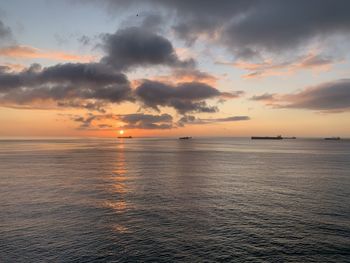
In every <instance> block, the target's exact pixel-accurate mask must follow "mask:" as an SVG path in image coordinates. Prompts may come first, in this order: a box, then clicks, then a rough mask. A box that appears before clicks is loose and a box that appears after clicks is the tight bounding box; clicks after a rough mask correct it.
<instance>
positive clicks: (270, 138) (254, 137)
mask: <svg viewBox="0 0 350 263" xmlns="http://www.w3.org/2000/svg"><path fill="white" fill-rule="evenodd" d="M282 139H283V137H282V136H281V135H278V136H274V137H269V136H262V137H260V136H253V137H252V140H282Z"/></svg>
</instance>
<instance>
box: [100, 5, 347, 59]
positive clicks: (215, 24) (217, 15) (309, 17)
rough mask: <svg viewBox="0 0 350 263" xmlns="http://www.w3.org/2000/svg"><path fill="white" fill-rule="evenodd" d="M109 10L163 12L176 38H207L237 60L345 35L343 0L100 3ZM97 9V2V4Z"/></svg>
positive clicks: (345, 10) (190, 39)
mask: <svg viewBox="0 0 350 263" xmlns="http://www.w3.org/2000/svg"><path fill="white" fill-rule="evenodd" d="M105 2H107V3H108V6H109V9H110V10H112V9H114V10H115V11H116V12H122V11H123V8H125V7H131V6H132V7H133V8H135V9H137V10H152V9H158V10H159V9H162V11H163V12H164V13H165V14H166V15H167V16H168V17H169V19H171V18H172V17H175V18H174V19H173V29H174V30H175V32H176V34H177V35H178V36H179V37H181V38H183V39H185V40H186V41H188V42H193V41H195V40H196V39H197V38H198V37H199V36H200V35H207V37H208V38H209V39H211V40H213V39H216V40H218V41H219V42H220V43H221V44H224V45H225V46H226V47H227V48H228V49H229V50H230V51H232V52H233V53H234V54H235V55H236V56H239V57H241V58H249V57H259V55H260V53H261V52H264V51H268V52H274V53H278V54H280V53H281V51H286V50H294V51H295V49H296V48H297V47H298V46H301V47H302V48H305V44H308V43H310V42H312V41H313V40H315V39H320V38H322V39H325V38H328V37H330V36H334V35H335V34H342V35H344V34H346V35H349V33H350V16H349V14H348V10H349V9H350V2H349V1H347V0H335V1H334V0H321V1H320V0H308V1H301V0H296V1H295V0H284V1H280V0H265V1H262V0H237V1H232V0H221V1H219V2H217V1H211V0H183V1H162V0H150V1H147V2H145V1H123V0H120V1H118V0H105ZM98 3H99V5H100V1H99V2H98Z"/></svg>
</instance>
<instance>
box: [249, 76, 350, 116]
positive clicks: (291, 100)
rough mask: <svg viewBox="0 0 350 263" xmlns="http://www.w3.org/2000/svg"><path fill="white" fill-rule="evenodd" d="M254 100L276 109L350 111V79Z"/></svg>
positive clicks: (265, 95)
mask: <svg viewBox="0 0 350 263" xmlns="http://www.w3.org/2000/svg"><path fill="white" fill-rule="evenodd" d="M252 99H253V100H261V101H265V102H267V103H268V104H269V105H271V106H273V107H275V108H293V109H307V110H315V111H321V112H330V113H331V112H344V111H350V79H341V80H336V81H332V82H327V83H322V84H319V85H316V86H312V87H308V88H305V89H303V90H301V91H299V92H296V93H290V94H263V95H261V96H253V97H252Z"/></svg>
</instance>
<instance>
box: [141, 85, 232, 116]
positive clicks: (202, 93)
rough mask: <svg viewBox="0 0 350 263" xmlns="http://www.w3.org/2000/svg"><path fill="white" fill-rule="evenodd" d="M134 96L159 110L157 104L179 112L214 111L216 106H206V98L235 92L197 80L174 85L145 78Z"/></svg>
mask: <svg viewBox="0 0 350 263" xmlns="http://www.w3.org/2000/svg"><path fill="white" fill-rule="evenodd" d="M135 93H136V96H137V97H138V98H139V100H140V101H141V102H142V103H143V104H144V105H145V106H146V107H150V108H153V109H155V110H158V111H159V108H158V107H159V106H168V107H173V108H174V109H176V110H177V111H178V112H179V113H181V114H184V113H186V112H216V111H217V110H218V109H217V107H212V106H208V105H207V104H206V102H205V100H206V99H212V98H227V97H228V98H230V97H231V98H232V97H236V96H237V94H231V93H227V92H220V91H219V90H217V89H215V88H213V87H211V86H209V85H207V84H204V83H199V82H190V83H180V84H178V85H176V86H171V85H169V84H165V83H161V82H157V81H148V80H145V81H144V82H143V83H142V84H141V85H140V86H138V87H137V88H136V90H135Z"/></svg>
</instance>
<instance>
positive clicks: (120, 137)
mask: <svg viewBox="0 0 350 263" xmlns="http://www.w3.org/2000/svg"><path fill="white" fill-rule="evenodd" d="M118 139H132V136H118Z"/></svg>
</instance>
